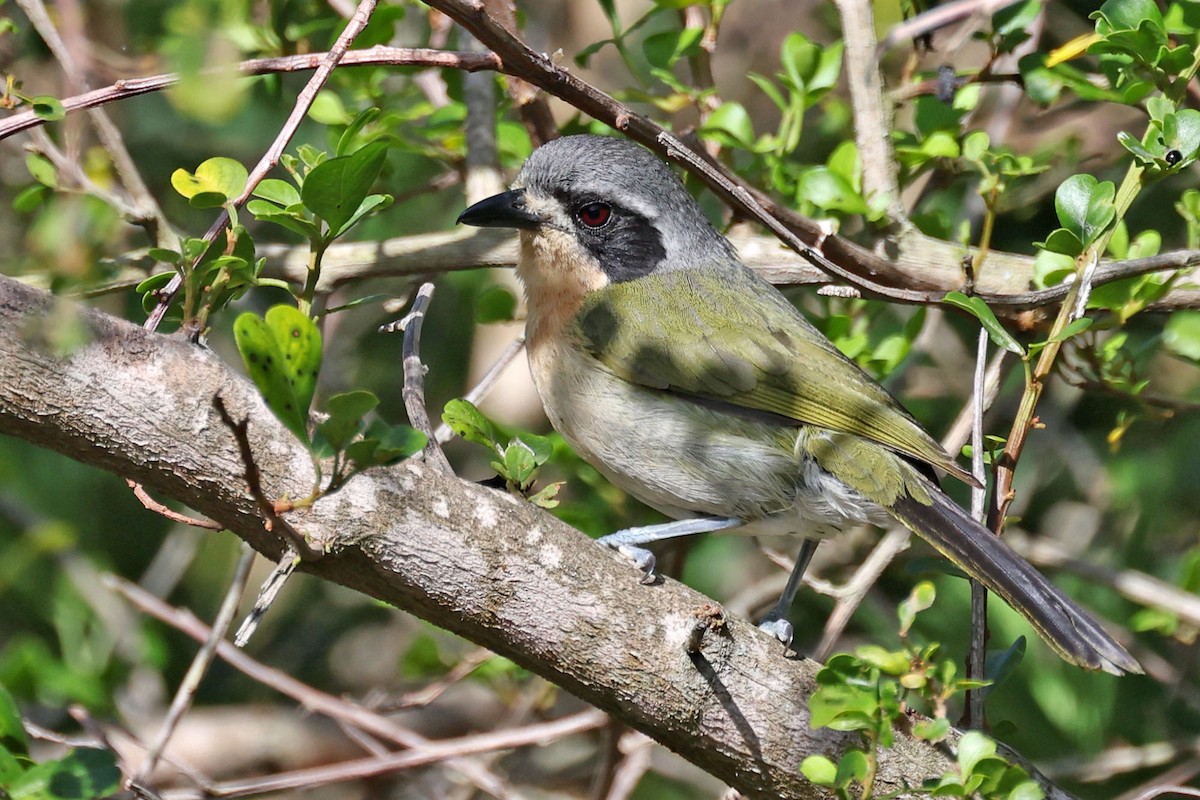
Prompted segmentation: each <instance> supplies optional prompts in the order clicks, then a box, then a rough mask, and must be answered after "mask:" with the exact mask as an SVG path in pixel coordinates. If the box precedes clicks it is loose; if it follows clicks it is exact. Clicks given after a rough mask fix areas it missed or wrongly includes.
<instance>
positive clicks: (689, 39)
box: [642, 28, 704, 69]
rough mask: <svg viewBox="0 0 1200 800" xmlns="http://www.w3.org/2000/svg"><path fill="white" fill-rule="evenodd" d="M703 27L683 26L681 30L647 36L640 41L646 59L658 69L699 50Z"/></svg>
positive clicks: (667, 67)
mask: <svg viewBox="0 0 1200 800" xmlns="http://www.w3.org/2000/svg"><path fill="white" fill-rule="evenodd" d="M703 35H704V29H703V28H684V29H683V30H681V31H664V32H663V33H656V34H654V35H652V36H647V37H646V40H645V41H644V42H642V52H643V53H644V54H645V56H646V60H647V61H649V62H650V63H651V64H653V65H654V66H656V67H658V68H660V69H670V67H671V66H672V65H673V64H674V63H675V62H676V61H678V60H679V59H680V58H683V57H685V56H690V55H693V54H695V53H696V52H698V51H699V49H700V47H699V44H700V37H702V36H703Z"/></svg>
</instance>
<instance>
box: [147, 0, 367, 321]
mask: <svg viewBox="0 0 1200 800" xmlns="http://www.w3.org/2000/svg"><path fill="white" fill-rule="evenodd" d="M377 2H378V0H360V2H359V4H358V8H357V9H356V10H355V12H354V16H353V17H351V18H350V22H349V23H347V25H346V27H345V29H344V30H343V31H342V33H341V35H340V36H338V38H337V41H336V42H334V45H333V48H332V49H331V50H330V51H329V52H328V53H327V54H326V55H325V57H324V58H323V59H322V60H321V65H320V66H319V67H317V71H316V72H315V73H314V74H313V76H312V77H311V78H309V80H308V83H307V84H305V86H304V88H303V89H302V90H300V94H299V95H297V96H296V103H295V105H293V106H292V113H291V114H289V115H288V118H287V121H286V122H284V123H283V127H282V128H280V130H279V133H278V134H277V135H276V137H275V141H274V142H272V143H271V146H270V147H269V148H267V152H266V153H264V154H263V157H262V158H260V159H259V161H258V163H257V164H256V165H255V166H254V169H252V170H251V171H250V177H249V179H248V180H247V181H246V188H245V189H243V190H242V193H241V194H240V195H238V196H237V197H236V198H234V199H233V200H232V201H230V202H231V203H232V205H233V206H234V207H235V208H241V207H242V206H243V205H245V203H246V201H247V200H249V199H250V196H251V194H252V193H253V192H254V189H255V187H257V186H258V184H259V183H260V182H261V181H262V179H263V178H265V177H266V176H267V173H268V172H270V171H271V170H272V169H274V168H275V165H276V164H278V163H279V158H280V156H282V155H283V149H284V148H285V147H287V143H288V142H290V141H291V140H292V137H293V136H295V135H296V130H297V129H298V128H299V127H300V123H301V122H303V121H304V117H305V115H306V114H308V109H309V107H310V106H311V105H312V103H313V100H315V99H316V97H317V92H319V91H320V90H321V87H322V86H324V85H325V82H326V81H327V80H329V76H330V75H331V74H332V73H333V68H334V67H336V66H337V65H338V63H339V62H340V61H341V60H342V57H343V56H344V55H345V54H346V50H347V49H348V48H349V47H350V44H351V43H352V42H353V41H354V39H355V37H356V36H358V34H359V33H361V32H362V29H363V28H365V27H366V26H367V22H368V21H369V20H370V19H371V12H372V11H374V9H375V4H376V3H377ZM228 225H229V210H228V209H227V208H223V209H222V210H221V213H220V215H218V217H217V219H216V220H215V221H214V222H213V224H212V225H211V226H209V229H208V231H207V232H206V233H205V234H204V241H206V242H210V243H211V242H213V241H215V240H216V238H217V236H219V235H220V234H221V232H222V231H224V230H225V228H226V227H227V226H228ZM200 258H202V256H197V261H199V259H200ZM192 267H193V268H194V267H195V264H192ZM182 285H183V274H182V273H176V274H175V276H174V277H173V278H171V282H170V283H168V284H167V285H166V286H164V287H163V288H162V290H161V291H160V292H159V293H158V304H157V305H156V306H155V307H154V310H153V311H151V312H150V315H149V316H148V317H147V318H146V324H145V328H146V330H151V331H152V330H157V328H158V325H159V323H161V322H162V319H163V316H164V315H166V313H167V308H168V307H169V306H170V305H171V301H172V300H173V299H174V298H175V294H176V292H178V291H179V287H180V286H182Z"/></svg>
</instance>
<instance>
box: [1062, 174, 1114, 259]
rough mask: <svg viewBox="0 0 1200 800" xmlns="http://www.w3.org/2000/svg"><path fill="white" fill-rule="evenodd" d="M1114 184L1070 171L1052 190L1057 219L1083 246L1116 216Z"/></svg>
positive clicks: (1092, 239) (1091, 240)
mask: <svg viewBox="0 0 1200 800" xmlns="http://www.w3.org/2000/svg"><path fill="white" fill-rule="evenodd" d="M1115 195H1116V187H1115V186H1114V185H1113V183H1112V181H1097V180H1096V179H1095V177H1093V176H1091V175H1072V176H1071V177H1069V178H1067V179H1066V180H1065V181H1063V182H1062V184H1060V185H1059V187H1058V189H1057V191H1055V193H1054V210H1055V211H1056V212H1057V214H1058V221H1059V222H1060V223H1061V224H1062V226H1063V227H1064V228H1066V229H1067V230H1068V231H1070V232H1071V233H1073V234H1075V237H1076V238H1077V239H1079V241H1080V242H1081V243H1082V244H1083V245H1084V246H1085V247H1086V246H1087V245H1089V244H1091V243H1092V242H1093V241H1095V239H1096V237H1097V236H1099V235H1100V233H1101V232H1102V231H1103V230H1104V229H1105V228H1106V227H1108V224H1109V223H1110V222H1112V220H1113V218H1114V217H1116V214H1117V210H1116V207H1115V206H1113V197H1114V196H1115Z"/></svg>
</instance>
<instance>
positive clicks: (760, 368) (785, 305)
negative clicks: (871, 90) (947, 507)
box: [573, 267, 974, 484]
mask: <svg viewBox="0 0 1200 800" xmlns="http://www.w3.org/2000/svg"><path fill="white" fill-rule="evenodd" d="M573 333H574V335H575V336H577V337H578V339H579V341H580V342H581V344H582V345H583V347H584V348H586V349H587V350H588V351H589V352H590V353H591V354H592V355H593V356H595V357H596V358H597V359H598V360H599V361H601V362H602V363H603V364H604V365H605V366H606V367H608V368H609V369H610V370H612V371H613V372H614V373H615V374H617V375H619V376H620V377H622V378H624V379H625V380H628V381H631V382H634V383H639V384H642V385H644V386H648V387H652V388H656V389H662V390H666V391H671V392H679V393H682V394H688V395H693V396H696V397H699V398H704V399H707V400H711V401H716V402H719V403H722V404H727V405H731V406H736V407H740V408H744V409H750V410H754V411H761V412H766V413H769V414H776V415H779V416H781V417H785V418H787V419H791V420H795V421H796V422H798V423H802V424H807V425H816V426H820V427H823V428H829V429H832V430H835V431H844V432H847V433H852V434H855V435H857V436H862V437H865V438H867V439H870V440H873V441H875V442H878V443H879V444H882V445H884V446H885V447H888V448H891V449H892V450H895V451H897V452H899V453H901V454H904V455H907V456H911V457H913V458H916V459H918V460H921V461H924V462H927V463H929V464H932V465H933V466H936V467H938V468H939V469H942V470H945V471H946V472H949V473H951V474H953V475H955V476H957V477H958V478H961V479H962V480H964V481H967V482H968V483H972V484H973V483H974V479H973V478H972V477H971V476H970V474H969V473H968V472H966V471H965V470H963V469H962V468H961V467H959V466H958V465H957V464H955V463H954V460H953V459H952V458H951V457H950V456H949V455H948V454H947V453H946V451H945V450H944V449H942V447H941V446H940V445H939V444H938V443H937V442H936V441H934V439H933V438H932V437H930V436H929V434H928V433H926V432H925V431H924V429H923V428H922V427H921V425H920V423H918V422H917V421H916V420H915V419H913V418H912V417H911V416H910V415H909V414H908V412H906V411H905V410H904V409H903V408H902V407H901V406H900V404H899V403H898V402H897V401H896V400H895V399H894V398H893V397H892V396H891V395H890V394H888V392H887V390H885V389H884V388H883V387H882V386H880V385H879V384H878V383H877V382H876V381H874V380H873V379H871V378H870V377H868V376H867V375H866V374H865V373H863V372H862V371H861V370H860V369H859V368H858V367H857V366H856V365H855V364H854V363H853V362H852V361H850V360H849V359H847V358H846V357H845V356H844V355H842V353H841V352H840V351H839V350H838V349H837V348H836V347H834V346H833V343H832V342H830V341H829V340H828V339H826V338H825V336H824V335H822V334H821V333H820V332H819V331H817V330H816V328H814V327H813V326H812V325H811V324H810V323H809V322H808V321H807V320H806V319H804V317H803V316H802V315H801V314H800V312H799V311H797V310H796V309H795V308H794V307H793V306H792V305H791V303H789V302H788V301H787V300H786V299H785V298H784V297H783V296H782V295H781V294H779V292H777V291H776V290H775V289H774V288H773V287H771V286H770V285H769V284H767V283H765V282H763V281H762V280H761V279H759V278H758V277H756V276H755V275H754V274H753V273H751V272H750V271H749V270H746V269H744V268H740V267H739V268H737V269H728V268H724V269H721V270H706V271H697V270H688V271H675V272H665V273H661V274H654V275H649V276H646V277H643V278H639V279H637V280H633V281H626V282H622V283H615V284H611V285H609V286H607V287H605V288H604V289H601V290H599V291H597V292H593V293H592V294H591V295H589V296H588V299H587V300H586V301H585V302H584V305H583V306H582V307H581V308H580V310H579V312H578V314H577V315H576V317H575V322H574V330H573Z"/></svg>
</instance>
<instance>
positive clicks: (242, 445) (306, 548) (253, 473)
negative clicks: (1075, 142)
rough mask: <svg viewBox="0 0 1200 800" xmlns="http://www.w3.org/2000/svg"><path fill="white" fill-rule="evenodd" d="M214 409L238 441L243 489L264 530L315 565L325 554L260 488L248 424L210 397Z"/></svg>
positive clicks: (220, 401)
mask: <svg viewBox="0 0 1200 800" xmlns="http://www.w3.org/2000/svg"><path fill="white" fill-rule="evenodd" d="M212 404H213V408H214V409H216V411H217V415H218V416H219V417H220V418H221V421H222V422H224V423H225V426H226V427H227V428H229V430H230V431H232V432H233V438H234V439H236V440H237V444H238V451H239V452H240V453H241V456H242V466H243V467H245V470H246V472H245V475H246V488H247V489H249V491H250V496H251V497H252V498H254V502H255V504H256V505H257V506H258V510H259V511H261V512H262V514H263V516H264V517H265V519H264V521H263V528H265V529H266V530H268V531H270V532H272V533H279V534H280V535H282V536H283V537H284V539H285V540H287V541H288V542H289V543H290V545H291V547H292V549H294V550H295V551H296V552H298V553H299V554H300V555H301V557H303V558H304V559H305V560H307V561H317V560H319V559H321V558H323V557H324V556H325V551H324V550H321V549H318V548H315V547H313V546H312V545H311V544H309V543H308V539H307V538H305V536H304V534H302V533H300V532H299V531H297V530H296V529H295V528H293V527H292V526H291V524H290V523H289V522H288V521H287V520H285V519H284V518H283V517H281V516H279V513H278V512H277V511H276V510H275V504H274V503H272V502H271V500H270V498H268V497H267V495H266V493H265V492H264V491H263V488H262V480H261V479H260V476H259V472H258V463H257V462H256V461H255V460H254V450H253V448H252V447H251V446H250V435H249V429H250V420H249V418H243V419H242V420H241V421H240V422H238V421H235V420H234V418H233V417H232V416H231V415H230V413H229V409H227V408H225V401H224V400H222V399H221V396H220V395H216V396H215V397H213V401H212Z"/></svg>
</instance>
